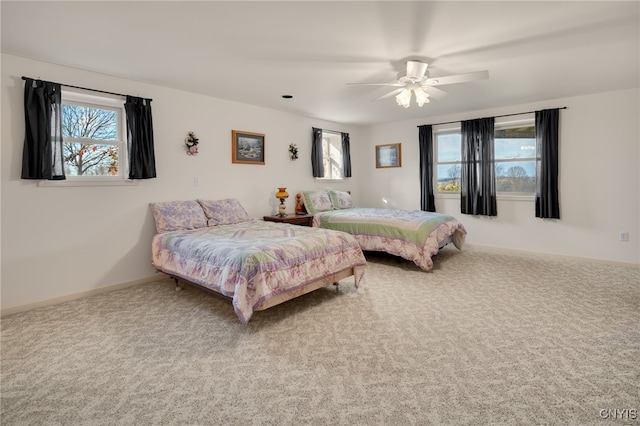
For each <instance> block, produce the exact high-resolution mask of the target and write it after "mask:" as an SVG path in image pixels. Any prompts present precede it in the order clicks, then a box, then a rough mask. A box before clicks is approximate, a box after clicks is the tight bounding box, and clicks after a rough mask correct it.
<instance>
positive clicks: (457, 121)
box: [418, 106, 567, 127]
mask: <svg viewBox="0 0 640 426" xmlns="http://www.w3.org/2000/svg"><path fill="white" fill-rule="evenodd" d="M547 109H567V107H566V106H564V107H560V108H547ZM533 112H535V111H526V112H516V113H513V114H503V115H496V116H494V118H500V117H511V116H513V115H522V114H531V113H533ZM461 121H465V120H456V121H447V122H446V123H435V124H422V126H440V125H442V124H454V123H460V122H461ZM418 127H420V126H418Z"/></svg>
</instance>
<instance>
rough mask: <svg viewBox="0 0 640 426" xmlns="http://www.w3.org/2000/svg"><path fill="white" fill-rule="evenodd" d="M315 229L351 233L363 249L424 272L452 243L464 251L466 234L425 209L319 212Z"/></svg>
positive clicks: (451, 221)
mask: <svg viewBox="0 0 640 426" xmlns="http://www.w3.org/2000/svg"><path fill="white" fill-rule="evenodd" d="M313 226H314V227H320V228H325V229H334V230H338V231H343V232H348V233H349V234H351V235H353V236H354V237H355V238H356V240H358V243H360V247H362V249H363V250H371V251H384V252H387V253H390V254H393V255H395V256H400V257H402V258H404V259H407V260H411V261H413V262H414V263H415V264H416V265H418V266H419V267H420V268H422V269H423V270H425V271H428V270H430V269H431V268H433V261H432V260H431V256H433V255H435V254H436V253H438V250H439V249H440V247H442V246H443V245H444V244H446V243H447V242H449V241H452V242H453V244H454V245H455V246H456V247H457V248H458V249H460V250H461V249H462V246H463V245H464V240H465V237H466V235H467V231H466V230H465V229H464V226H463V225H462V224H461V223H460V222H458V221H457V220H456V219H455V218H454V217H453V216H450V215H446V214H440V213H430V212H425V211H422V210H395V209H378V208H357V207H356V208H348V209H340V210H329V211H325V212H321V213H316V214H315V215H314V217H313Z"/></svg>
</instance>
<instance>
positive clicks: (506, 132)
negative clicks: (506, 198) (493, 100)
mask: <svg viewBox="0 0 640 426" xmlns="http://www.w3.org/2000/svg"><path fill="white" fill-rule="evenodd" d="M494 148H495V149H494V155H495V160H496V162H495V173H496V191H497V192H507V193H512V194H513V193H517V194H533V193H535V191H536V136H535V128H534V126H533V125H530V126H523V127H514V128H501V129H497V130H496V132H495V144H494Z"/></svg>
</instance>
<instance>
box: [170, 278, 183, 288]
mask: <svg viewBox="0 0 640 426" xmlns="http://www.w3.org/2000/svg"><path fill="white" fill-rule="evenodd" d="M171 278H173V280H174V281H175V282H176V288H175V290H176V291H180V290H182V285H180V281H178V278H177V277H171Z"/></svg>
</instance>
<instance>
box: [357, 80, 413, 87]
mask: <svg viewBox="0 0 640 426" xmlns="http://www.w3.org/2000/svg"><path fill="white" fill-rule="evenodd" d="M347 84H348V85H349V86H394V87H402V86H404V84H400V83H398V82H397V81H392V82H391V83H347Z"/></svg>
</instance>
